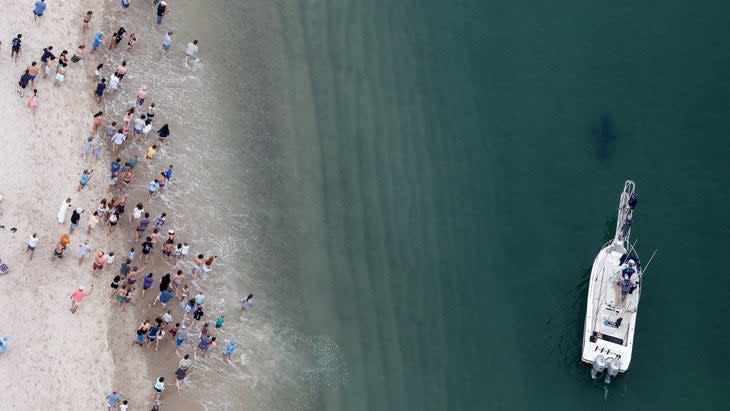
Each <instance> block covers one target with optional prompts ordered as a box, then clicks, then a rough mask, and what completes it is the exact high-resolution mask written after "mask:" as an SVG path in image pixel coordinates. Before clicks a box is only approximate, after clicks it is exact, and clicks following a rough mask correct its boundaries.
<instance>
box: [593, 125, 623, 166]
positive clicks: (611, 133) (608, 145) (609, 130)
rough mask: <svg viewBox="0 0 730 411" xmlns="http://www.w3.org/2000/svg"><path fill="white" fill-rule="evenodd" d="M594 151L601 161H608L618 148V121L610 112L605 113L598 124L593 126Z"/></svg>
mask: <svg viewBox="0 0 730 411" xmlns="http://www.w3.org/2000/svg"><path fill="white" fill-rule="evenodd" d="M591 138H592V141H593V147H594V153H595V155H596V158H597V159H598V161H599V162H601V163H606V162H608V161H609V160H610V159H611V157H612V156H613V154H614V152H615V150H616V148H615V147H616V144H617V143H616V140H617V139H618V134H617V133H616V123H615V121H614V120H613V116H611V114H610V113H604V114H603V115H602V116H601V119H600V121H599V122H598V124H596V125H594V126H593V127H591Z"/></svg>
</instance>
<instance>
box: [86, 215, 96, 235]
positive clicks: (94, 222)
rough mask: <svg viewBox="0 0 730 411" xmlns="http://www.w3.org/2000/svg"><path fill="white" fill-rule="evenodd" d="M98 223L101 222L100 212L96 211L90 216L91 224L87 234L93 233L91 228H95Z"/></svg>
mask: <svg viewBox="0 0 730 411" xmlns="http://www.w3.org/2000/svg"><path fill="white" fill-rule="evenodd" d="M97 224H99V212H98V211H94V213H93V214H91V215H90V216H89V225H88V228H87V229H86V234H91V230H93V229H94V227H96V225H97Z"/></svg>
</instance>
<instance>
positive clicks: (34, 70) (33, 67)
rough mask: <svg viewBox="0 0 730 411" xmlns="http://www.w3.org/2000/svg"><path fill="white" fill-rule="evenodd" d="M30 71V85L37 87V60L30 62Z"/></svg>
mask: <svg viewBox="0 0 730 411" xmlns="http://www.w3.org/2000/svg"><path fill="white" fill-rule="evenodd" d="M28 73H29V74H30V86H31V87H35V79H36V77H38V63H36V62H35V61H34V62H32V63H30V66H28Z"/></svg>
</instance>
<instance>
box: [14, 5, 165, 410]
mask: <svg viewBox="0 0 730 411" xmlns="http://www.w3.org/2000/svg"><path fill="white" fill-rule="evenodd" d="M82 3H83V2H80V1H73V2H64V4H63V6H62V7H59V6H60V5H59V4H54V3H51V4H49V6H48V9H47V10H46V13H45V14H44V16H43V17H42V18H41V19H40V21H39V22H34V19H33V17H34V16H33V13H32V4H31V3H28V4H26V3H23V7H22V8H21V7H19V6H18V5H17V2H13V1H7V0H3V1H0V6H1V7H2V9H3V10H6V11H8V10H11V12H8V13H3V14H2V15H0V26H2V27H4V28H5V30H4V31H3V33H2V37H1V40H2V47H0V52H1V53H2V58H1V59H0V79H1V81H0V83H1V84H3V85H4V86H3V88H2V90H3V92H2V93H0V95H2V96H4V97H0V104H2V106H3V107H4V110H3V111H4V113H5V114H4V116H2V118H1V120H0V121H1V122H2V123H1V124H2V126H3V130H4V131H3V133H2V134H0V145H1V146H2V147H3V151H4V153H5V155H4V156H3V158H4V159H3V164H2V178H1V179H0V193H2V195H3V199H2V202H0V214H1V215H2V217H0V224H2V225H4V227H5V228H4V229H0V259H2V261H3V262H5V263H6V264H7V265H8V266H9V267H10V273H8V274H6V275H3V276H2V277H0V288H1V289H2V298H0V334H1V335H7V336H9V337H10V339H9V344H8V345H9V347H10V348H9V350H8V352H5V353H2V354H0V375H2V376H3V378H2V379H0V403H1V404H2V406H1V407H0V408H2V409H3V410H16V409H17V410H26V409H98V408H100V407H101V406H102V404H103V401H104V398H105V397H106V395H107V394H109V393H110V392H111V389H112V387H116V388H118V389H119V390H120V391H121V393H122V394H123V397H124V398H129V400H130V403H136V404H138V405H139V404H145V405H146V403H147V402H149V400H150V395H149V388H150V387H151V384H152V382H154V381H153V380H152V379H150V378H149V376H148V373H147V367H146V363H145V362H144V361H143V359H142V357H135V356H129V355H127V356H126V357H125V360H124V361H123V362H120V361H115V360H114V355H115V354H116V353H118V351H119V349H120V348H121V347H116V350H113V349H110V342H112V343H115V342H116V343H118V344H119V343H121V341H122V340H124V339H125V338H123V336H124V337H126V336H127V335H126V334H122V333H121V332H119V330H116V331H117V332H116V333H110V332H111V331H114V330H110V329H109V323H110V320H113V318H111V317H112V316H113V313H112V305H111V300H109V298H107V297H108V293H109V284H108V283H109V282H108V281H107V280H106V278H107V277H109V273H111V271H107V273H105V274H104V275H102V276H100V277H99V278H94V277H92V275H91V260H90V259H89V258H87V259H86V261H84V262H83V263H82V264H81V265H79V264H77V258H76V255H77V252H78V251H77V250H78V246H79V245H80V244H81V243H82V242H83V241H84V240H86V239H88V240H89V241H90V243H91V244H92V251H96V250H105V251H106V250H109V249H110V247H111V244H112V243H113V239H114V237H113V236H111V237H108V236H107V235H106V234H105V233H104V232H103V231H102V230H101V229H99V228H97V229H96V230H95V231H94V232H93V233H92V234H91V235H89V236H87V235H86V230H85V228H86V222H87V220H88V216H89V214H90V213H91V212H92V210H93V209H94V207H95V205H96V204H97V203H98V200H99V199H100V198H101V197H104V196H105V194H106V193H104V190H105V188H106V185H105V181H104V180H105V178H104V174H106V170H107V169H108V165H107V162H108V160H107V159H106V158H105V157H103V158H102V159H101V160H99V161H95V160H94V158H93V156H91V157H90V158H89V159H88V160H87V161H82V158H81V156H80V154H81V148H82V146H83V143H84V141H85V139H86V137H88V136H89V134H90V128H91V120H92V115H93V114H94V113H95V112H96V111H98V110H100V109H101V106H100V105H99V104H98V103H97V102H96V101H95V100H94V99H92V91H93V87H94V85H95V84H94V82H93V81H92V79H91V78H90V74H92V73H93V68H94V66H95V64H93V63H94V58H93V57H89V55H88V54H86V55H84V56H83V59H82V60H81V61H80V62H78V63H73V62H72V63H70V67H69V70H68V73H67V76H66V79H65V82H64V84H62V85H60V86H55V85H54V84H53V80H52V76H49V78H48V79H46V80H41V79H40V78H39V79H36V81H35V87H36V88H37V90H38V107H37V109H36V112H35V113H33V112H32V111H31V109H30V107H29V106H28V99H29V97H30V95H31V94H32V89H33V87H32V86H30V85H29V86H28V88H27V89H26V90H25V91H24V96H23V97H20V96H19V94H18V93H16V90H15V89H16V88H17V85H18V79H19V77H20V75H21V74H22V72H23V71H24V69H25V68H26V67H27V66H28V65H29V64H30V63H31V61H38V62H39V63H40V61H39V57H40V55H41V54H42V50H43V48H44V47H47V46H48V45H54V49H55V50H57V52H60V51H61V50H62V49H68V50H69V51H70V52H71V53H73V51H74V50H75V48H76V46H77V45H78V44H81V43H82V42H83V43H86V44H87V50H88V48H90V45H89V41H88V40H89V37H90V36H92V35H93V32H95V29H96V27H98V26H99V25H101V24H102V19H101V18H97V19H96V20H95V21H92V24H91V28H90V30H89V31H88V32H87V33H86V35H85V39H82V38H81V21H82V17H83V14H84V11H85V8H84V7H85V6H83V4H82ZM96 12H97V13H98V14H99V15H101V14H102V13H103V9H101V8H99V9H98V10H96ZM17 33H22V35H23V36H22V40H23V43H22V52H21V54H20V55H19V57H18V58H17V61H15V62H14V61H12V60H10V42H11V39H12V38H13V37H15V35H16V34H17ZM84 40H85V41H84ZM39 77H40V76H39ZM84 168H94V169H96V171H97V173H96V175H94V176H93V177H92V180H91V183H90V184H89V187H88V188H87V189H84V190H82V191H81V192H76V188H77V186H78V178H79V173H80V172H81V170H83V169H84ZM66 197H70V198H71V199H72V201H71V204H72V206H73V207H72V208H77V207H81V208H84V209H85V210H86V211H85V212H84V213H82V219H81V224H80V227H79V229H78V230H76V231H75V232H74V233H72V234H71V235H70V238H71V244H70V245H69V246H68V249H67V251H66V253H65V258H64V259H63V260H61V261H59V260H58V259H56V260H55V261H52V260H51V255H52V251H53V248H54V245H55V243H56V241H58V238H59V236H60V235H61V234H63V233H68V231H69V218H70V216H71V211H70V210H69V212H68V215H67V216H66V221H65V222H64V223H63V224H60V223H59V222H58V221H57V218H56V217H57V213H58V208H59V205H60V204H61V202H62V201H63V199H64V198H66ZM32 233H38V235H39V241H38V246H37V248H36V250H35V255H34V257H33V259H32V260H30V259H29V256H28V254H27V253H26V243H27V241H28V239H29V237H30V236H31V234H32ZM117 269H118V268H117V267H113V268H110V269H109V270H117ZM79 286H84V287H86V289H91V287H92V286H93V287H94V288H93V289H94V291H93V292H92V294H91V295H90V296H88V297H87V298H86V299H85V300H83V302H82V304H81V306H80V308H79V310H78V313H77V314H75V315H73V314H72V313H71V312H70V311H69V307H70V302H71V300H70V296H71V294H72V292H73V291H74V290H75V289H77V288H78V287H79ZM128 321H129V323H130V324H131V323H133V322H134V319H133V318H132V317H131V316H129V320H128ZM119 324H120V328H121V327H124V325H125V321H120V322H119ZM110 336H112V338H109V337H110ZM123 345H124V347H126V348H127V349H128V348H129V345H128V344H123ZM115 364H116V367H115ZM171 366H172V365H171ZM132 374H133V375H134V378H133V379H125V378H126V377H128V376H129V375H132ZM173 384H174V381H173ZM143 387H144V388H143ZM130 409H132V408H130ZM134 409H142V408H141V407H140V408H136V407H135V408H134Z"/></svg>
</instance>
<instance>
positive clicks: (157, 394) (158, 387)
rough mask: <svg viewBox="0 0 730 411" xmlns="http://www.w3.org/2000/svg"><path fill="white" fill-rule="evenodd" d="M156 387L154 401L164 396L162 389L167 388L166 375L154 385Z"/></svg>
mask: <svg viewBox="0 0 730 411" xmlns="http://www.w3.org/2000/svg"><path fill="white" fill-rule="evenodd" d="M152 388H153V389H154V395H153V396H152V401H157V400H159V399H160V397H161V396H162V391H164V390H165V377H160V378H158V379H157V381H156V382H155V386H154V387H152Z"/></svg>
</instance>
